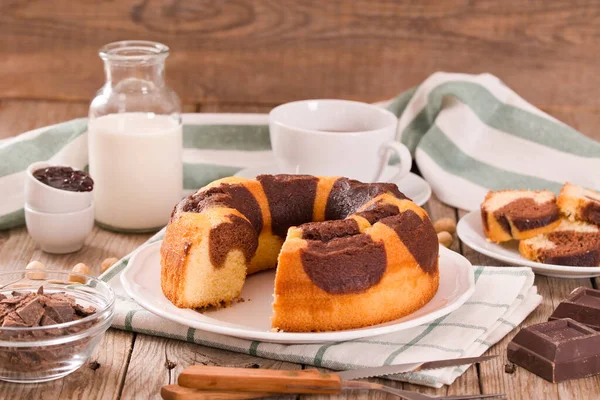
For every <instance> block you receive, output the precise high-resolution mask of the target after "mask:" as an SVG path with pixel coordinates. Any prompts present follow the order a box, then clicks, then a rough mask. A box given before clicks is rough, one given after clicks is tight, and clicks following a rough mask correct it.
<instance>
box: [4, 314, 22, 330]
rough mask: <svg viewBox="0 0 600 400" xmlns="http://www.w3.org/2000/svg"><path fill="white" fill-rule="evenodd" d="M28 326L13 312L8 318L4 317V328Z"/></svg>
mask: <svg viewBox="0 0 600 400" xmlns="http://www.w3.org/2000/svg"><path fill="white" fill-rule="evenodd" d="M26 326H27V324H26V323H25V321H23V319H22V318H21V317H20V316H19V314H17V313H16V312H11V313H10V314H8V315H7V316H5V317H4V321H3V322H2V327H4V328H6V327H26Z"/></svg>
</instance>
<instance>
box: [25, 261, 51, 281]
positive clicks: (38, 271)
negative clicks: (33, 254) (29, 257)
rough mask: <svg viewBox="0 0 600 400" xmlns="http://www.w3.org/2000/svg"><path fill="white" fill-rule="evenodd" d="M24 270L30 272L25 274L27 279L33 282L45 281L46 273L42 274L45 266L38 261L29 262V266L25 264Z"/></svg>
mask: <svg viewBox="0 0 600 400" xmlns="http://www.w3.org/2000/svg"><path fill="white" fill-rule="evenodd" d="M25 269H30V270H32V271H31V272H27V273H26V274H25V275H26V276H27V279H31V280H34V281H41V280H44V279H46V273H45V272H44V270H45V269H46V266H45V265H44V264H42V263H41V262H39V261H32V262H30V263H29V264H27V266H26V267H25Z"/></svg>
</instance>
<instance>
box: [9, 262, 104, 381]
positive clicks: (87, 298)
mask: <svg viewBox="0 0 600 400" xmlns="http://www.w3.org/2000/svg"><path fill="white" fill-rule="evenodd" d="M40 274H42V275H41V276H40ZM73 277H76V279H73ZM74 280H81V281H82V282H84V283H79V282H69V281H74ZM40 286H43V287H44V289H43V290H44V294H50V293H57V292H63V293H66V294H68V295H70V296H73V297H74V298H75V302H76V303H77V304H79V305H81V306H83V307H88V306H93V307H94V308H95V309H96V312H95V313H94V314H92V315H88V316H86V317H83V318H81V319H79V320H75V321H71V322H64V323H59V324H54V325H47V326H34V327H1V326H0V380H3V381H8V382H19V383H27V382H29V383H36V382H45V381H50V380H53V379H58V378H61V377H63V376H66V375H68V374H70V373H71V372H73V371H75V370H76V369H77V368H79V367H81V366H82V365H83V364H85V363H86V361H87V360H88V359H89V357H90V356H91V355H92V353H93V352H94V350H95V349H96V347H97V346H98V344H99V343H100V341H101V340H102V336H103V335H104V332H106V330H107V329H108V328H109V327H110V324H111V322H112V319H113V317H114V308H115V295H114V293H113V291H112V289H111V288H110V287H109V286H108V285H107V284H106V283H104V282H103V281H101V280H99V279H96V278H94V277H92V276H88V275H83V274H77V273H74V272H66V271H50V270H27V271H26V270H21V271H13V272H3V273H0V294H3V295H6V296H8V297H10V295H11V293H12V292H13V291H18V292H37V290H38V289H39V287H40ZM0 297H1V296H0ZM1 314H2V302H1V301H0V315H1Z"/></svg>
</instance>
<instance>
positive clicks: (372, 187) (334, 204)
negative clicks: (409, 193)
mask: <svg viewBox="0 0 600 400" xmlns="http://www.w3.org/2000/svg"><path fill="white" fill-rule="evenodd" d="M383 193H389V194H391V195H393V196H395V197H396V198H398V199H406V198H407V197H406V196H405V195H404V194H403V193H401V192H400V191H399V190H398V186H396V185H394V184H393V183H362V182H359V181H355V180H352V179H348V178H339V179H338V180H336V181H335V183H334V184H333V187H332V188H331V192H329V198H328V199H327V205H326V207H325V219H326V220H332V219H344V218H347V217H348V216H350V214H353V213H355V212H356V210H358V209H359V208H360V207H361V206H362V205H363V204H365V203H367V202H368V201H369V200H372V199H374V198H375V197H377V196H379V195H380V194H383Z"/></svg>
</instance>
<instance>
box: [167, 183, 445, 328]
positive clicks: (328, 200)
mask: <svg viewBox="0 0 600 400" xmlns="http://www.w3.org/2000/svg"><path fill="white" fill-rule="evenodd" d="M161 266H162V270H161V286H162V290H163V293H164V294H165V296H166V297H167V298H168V299H169V300H170V301H171V302H173V303H174V304H175V305H176V306H178V307H184V308H202V307H206V306H210V305H220V304H223V303H228V302H230V301H231V300H233V299H235V298H236V297H238V296H239V295H240V293H241V290H242V286H243V284H244V281H245V279H246V275H247V274H252V273H255V272H257V271H260V270H263V269H266V268H274V267H276V266H277V272H276V277H275V288H274V292H275V293H274V302H273V315H272V326H273V328H275V329H280V330H284V331H294V332H306V331H330V330H341V329H351V328H358V327H363V326H368V325H372V324H377V323H382V322H386V321H391V320H394V319H397V318H400V317H402V316H405V315H407V314H410V313H411V312H413V311H415V310H417V309H419V308H420V307H422V306H423V305H425V304H426V303H427V302H428V301H429V300H430V299H431V298H432V297H433V296H434V295H435V293H436V291H437V288H438V284H439V270H438V242H437V236H436V233H435V230H434V229H433V226H432V224H431V222H430V220H429V217H428V216H427V213H426V212H425V211H424V210H423V209H422V208H420V207H419V206H417V205H416V204H415V203H413V202H412V201H411V200H409V199H407V198H406V197H405V196H404V195H403V194H402V193H401V192H400V191H398V188H397V187H396V185H393V184H387V183H371V184H365V183H361V182H358V181H354V180H350V179H347V178H339V177H315V176H309V175H260V176H258V177H257V179H256V180H250V179H243V178H236V177H232V178H225V179H221V180H218V181H215V182H213V183H211V184H210V185H208V186H206V187H204V188H202V189H200V190H199V191H198V192H196V193H195V194H193V195H192V196H190V197H188V198H186V199H184V200H182V201H181V202H180V203H179V204H178V205H177V206H176V207H175V209H174V211H173V215H172V216H171V221H170V223H169V225H168V226H167V231H166V235H165V238H164V241H163V244H162V247H161Z"/></svg>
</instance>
